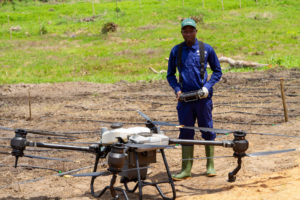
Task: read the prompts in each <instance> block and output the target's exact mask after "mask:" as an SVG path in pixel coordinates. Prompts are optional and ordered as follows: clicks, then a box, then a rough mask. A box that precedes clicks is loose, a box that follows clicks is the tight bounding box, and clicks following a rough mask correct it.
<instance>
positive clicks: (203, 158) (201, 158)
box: [182, 156, 234, 160]
mask: <svg viewBox="0 0 300 200" xmlns="http://www.w3.org/2000/svg"><path fill="white" fill-rule="evenodd" d="M232 157H234V156H214V157H199V158H187V159H182V160H206V159H215V158H232Z"/></svg>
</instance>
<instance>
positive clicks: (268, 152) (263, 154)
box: [182, 148, 300, 160]
mask: <svg viewBox="0 0 300 200" xmlns="http://www.w3.org/2000/svg"><path fill="white" fill-rule="evenodd" d="M293 151H300V148H295V149H282V150H275V151H260V152H253V153H246V154H245V156H247V157H259V156H269V155H273V154H280V153H287V152H293ZM232 157H234V156H214V157H199V158H189V159H182V160H199V159H215V158H232Z"/></svg>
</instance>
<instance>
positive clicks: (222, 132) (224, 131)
mask: <svg viewBox="0 0 300 200" xmlns="http://www.w3.org/2000/svg"><path fill="white" fill-rule="evenodd" d="M153 123H154V124H156V125H160V126H172V127H176V128H183V129H192V130H200V131H205V132H215V133H219V134H226V135H227V134H229V133H233V132H234V131H232V130H227V129H217V128H207V127H194V126H184V125H179V124H172V123H168V122H160V121H153Z"/></svg>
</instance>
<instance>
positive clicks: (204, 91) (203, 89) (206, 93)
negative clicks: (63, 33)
mask: <svg viewBox="0 0 300 200" xmlns="http://www.w3.org/2000/svg"><path fill="white" fill-rule="evenodd" d="M202 91H203V96H202V98H203V99H204V98H207V97H208V94H209V92H208V89H207V88H206V87H202Z"/></svg>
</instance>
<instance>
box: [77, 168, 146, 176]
mask: <svg viewBox="0 0 300 200" xmlns="http://www.w3.org/2000/svg"><path fill="white" fill-rule="evenodd" d="M148 168H150V167H139V168H130V169H126V170H122V171H121V172H127V171H134V170H141V169H148ZM121 172H120V173H121ZM110 174H112V172H110V171H103V172H91V173H81V174H73V175H71V176H74V177H86V176H92V177H95V176H108V175H110Z"/></svg>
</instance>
